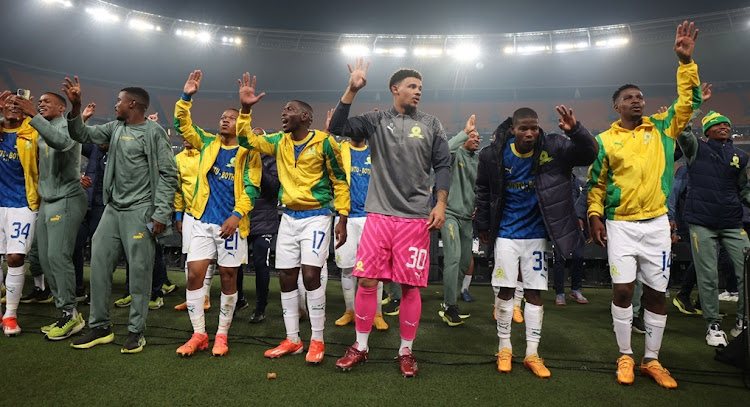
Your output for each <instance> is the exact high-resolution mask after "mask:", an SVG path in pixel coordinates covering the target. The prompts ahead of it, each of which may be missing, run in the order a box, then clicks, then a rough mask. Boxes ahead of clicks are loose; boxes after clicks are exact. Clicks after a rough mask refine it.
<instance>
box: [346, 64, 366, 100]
mask: <svg viewBox="0 0 750 407" xmlns="http://www.w3.org/2000/svg"><path fill="white" fill-rule="evenodd" d="M346 67H347V68H349V90H350V91H352V92H358V91H359V90H360V89H362V88H364V87H365V85H367V69H368V68H370V61H367V64H365V58H364V57H359V58H355V59H354V69H352V65H351V64H346Z"/></svg>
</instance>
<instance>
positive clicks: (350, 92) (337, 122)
mask: <svg viewBox="0 0 750 407" xmlns="http://www.w3.org/2000/svg"><path fill="white" fill-rule="evenodd" d="M346 66H347V68H349V84H348V85H347V87H346V91H344V95H343V96H342V97H341V100H340V101H339V103H338V104H337V105H336V110H335V111H334V112H333V116H332V117H331V121H330V124H329V127H328V129H329V130H330V133H332V134H338V135H341V136H345V137H353V136H354V137H359V138H367V137H370V134H372V133H371V132H368V130H371V129H369V127H368V126H367V124H368V123H367V121H365V120H361V119H358V118H351V119H349V120H348V121H347V118H348V117H349V109H350V108H351V104H352V102H354V98H355V97H356V96H357V92H359V91H360V90H361V89H362V88H364V87H365V85H367V69H368V68H369V67H370V62H369V61H368V62H367V63H366V64H365V62H364V58H357V59H356V60H355V63H354V68H352V66H351V64H346Z"/></svg>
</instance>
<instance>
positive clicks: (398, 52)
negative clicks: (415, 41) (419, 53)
mask: <svg viewBox="0 0 750 407" xmlns="http://www.w3.org/2000/svg"><path fill="white" fill-rule="evenodd" d="M373 53H374V54H375V55H387V56H392V57H402V56H404V55H406V53H407V51H406V48H402V47H393V48H383V47H377V48H375V49H374V50H373Z"/></svg>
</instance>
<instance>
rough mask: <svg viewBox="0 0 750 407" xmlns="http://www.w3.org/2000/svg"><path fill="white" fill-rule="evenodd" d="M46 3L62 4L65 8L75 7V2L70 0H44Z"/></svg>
mask: <svg viewBox="0 0 750 407" xmlns="http://www.w3.org/2000/svg"><path fill="white" fill-rule="evenodd" d="M44 3H45V4H49V5H52V6H62V7H65V8H70V7H73V3H72V2H71V1H70V0H44Z"/></svg>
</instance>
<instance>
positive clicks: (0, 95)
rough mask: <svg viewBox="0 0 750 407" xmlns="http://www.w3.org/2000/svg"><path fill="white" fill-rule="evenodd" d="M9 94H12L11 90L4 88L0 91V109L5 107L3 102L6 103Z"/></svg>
mask: <svg viewBox="0 0 750 407" xmlns="http://www.w3.org/2000/svg"><path fill="white" fill-rule="evenodd" d="M11 96H13V92H11V91H9V90H4V91H3V93H0V109H5V104H6V103H8V100H10V97H11Z"/></svg>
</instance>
